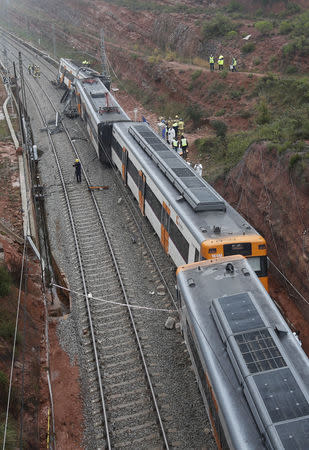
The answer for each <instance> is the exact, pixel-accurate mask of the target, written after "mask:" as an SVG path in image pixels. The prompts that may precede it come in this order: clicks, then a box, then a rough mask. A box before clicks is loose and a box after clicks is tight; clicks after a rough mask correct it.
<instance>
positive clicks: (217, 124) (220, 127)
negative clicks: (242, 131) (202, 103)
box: [211, 120, 227, 139]
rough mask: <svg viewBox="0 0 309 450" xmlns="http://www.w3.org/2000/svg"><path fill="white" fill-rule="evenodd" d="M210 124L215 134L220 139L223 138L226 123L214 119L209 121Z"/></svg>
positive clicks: (225, 131)
mask: <svg viewBox="0 0 309 450" xmlns="http://www.w3.org/2000/svg"><path fill="white" fill-rule="evenodd" d="M211 126H212V127H213V129H214V130H215V132H216V136H217V137H218V138H221V139H225V137H226V133H227V125H226V123H225V122H222V121H221V120H214V121H213V122H211Z"/></svg>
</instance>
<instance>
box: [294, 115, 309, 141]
mask: <svg viewBox="0 0 309 450" xmlns="http://www.w3.org/2000/svg"><path fill="white" fill-rule="evenodd" d="M299 125H300V127H297V128H296V129H295V137H296V138H298V139H309V119H304V120H303V121H302V123H301V124H299Z"/></svg>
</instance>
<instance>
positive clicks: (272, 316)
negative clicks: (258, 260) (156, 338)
mask: <svg viewBox="0 0 309 450" xmlns="http://www.w3.org/2000/svg"><path fill="white" fill-rule="evenodd" d="M177 282H178V287H179V290H180V292H181V296H182V301H183V302H184V304H185V306H186V311H187V314H188V316H189V322H190V324H191V330H192V334H193V335H195V336H196V339H197V341H198V343H199V347H200V349H199V350H200V354H202V356H203V359H204V361H205V362H206V368H207V372H208V376H209V378H210V380H211V384H212V386H213V389H214V392H215V395H216V398H217V401H218V403H219V404H220V410H221V412H222V415H223V422H224V424H225V427H227V428H228V429H229V433H228V434H229V435H231V436H232V440H233V445H235V443H239V442H240V441H241V440H242V439H249V442H251V440H252V438H253V436H254V431H253V429H254V427H255V428H257V427H258V428H259V430H260V434H261V435H263V436H265V443H266V444H265V445H266V446H269V447H270V448H275V449H283V448H284V449H291V450H295V449H303V448H307V446H308V437H309V362H308V358H307V356H306V355H305V353H304V352H303V350H302V349H301V346H300V345H299V343H298V342H297V340H296V338H295V336H293V334H292V332H291V330H290V329H289V327H288V325H287V324H286V322H285V320H284V319H283V317H282V316H281V314H280V313H279V311H278V309H277V308H276V306H275V304H274V303H273V301H272V299H271V298H270V297H269V295H268V293H267V292H266V291H265V289H264V288H263V286H262V285H261V283H260V282H259V280H258V278H257V277H256V275H255V273H254V272H253V270H252V269H251V268H250V265H249V264H248V262H247V261H246V259H245V258H243V257H240V256H234V257H228V258H224V259H222V258H220V259H218V260H211V261H203V262H200V263H194V264H190V265H188V266H183V267H180V268H179V269H178V272H177ZM227 293H228V294H227ZM239 433H242V435H241V436H240V435H239ZM253 442H254V440H253ZM233 448H234V447H233ZM235 448H240V447H239V446H237V445H235ZM246 448H249V446H248V447H246ZM250 448H252V447H250Z"/></svg>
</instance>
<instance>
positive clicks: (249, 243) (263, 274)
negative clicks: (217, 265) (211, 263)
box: [201, 234, 268, 291]
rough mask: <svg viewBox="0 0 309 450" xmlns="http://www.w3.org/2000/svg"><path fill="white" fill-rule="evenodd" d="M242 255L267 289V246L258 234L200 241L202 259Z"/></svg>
mask: <svg viewBox="0 0 309 450" xmlns="http://www.w3.org/2000/svg"><path fill="white" fill-rule="evenodd" d="M233 255H242V256H245V257H246V258H247V259H248V262H249V264H250V266H251V268H252V269H253V270H254V271H255V273H256V274H257V276H258V277H259V279H260V281H261V283H262V285H263V286H264V288H265V289H266V290H267V291H268V268H267V247H266V242H265V239H264V238H262V236H260V235H258V234H257V235H242V236H232V237H227V236H225V237H224V238H218V239H208V240H206V241H204V242H203V243H202V246H201V256H202V259H214V258H221V257H223V256H233Z"/></svg>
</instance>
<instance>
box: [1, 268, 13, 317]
mask: <svg viewBox="0 0 309 450" xmlns="http://www.w3.org/2000/svg"><path fill="white" fill-rule="evenodd" d="M11 285H12V278H11V275H10V273H9V272H8V270H7V269H6V267H4V266H0V298H1V297H5V296H6V295H8V294H9V293H10V290H11ZM0 320H1V319H0Z"/></svg>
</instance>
